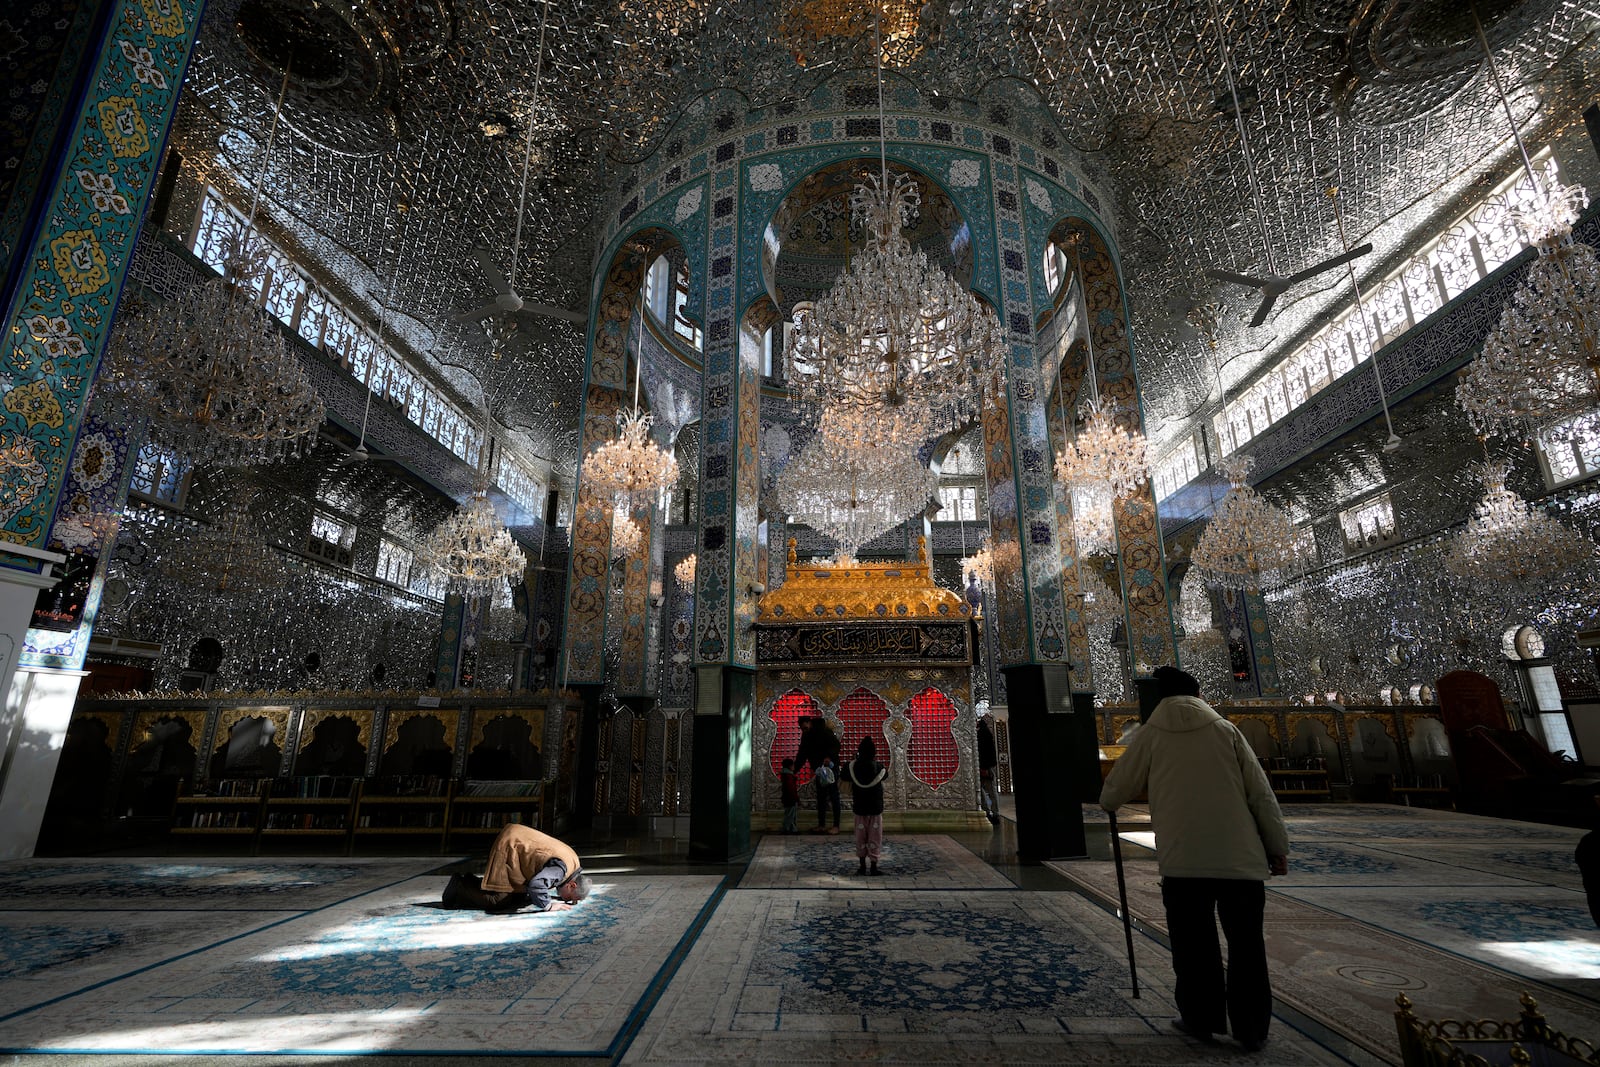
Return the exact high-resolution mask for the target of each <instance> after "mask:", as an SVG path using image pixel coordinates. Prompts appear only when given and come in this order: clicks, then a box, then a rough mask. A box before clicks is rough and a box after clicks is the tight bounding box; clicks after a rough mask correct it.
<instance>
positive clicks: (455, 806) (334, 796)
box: [171, 776, 545, 852]
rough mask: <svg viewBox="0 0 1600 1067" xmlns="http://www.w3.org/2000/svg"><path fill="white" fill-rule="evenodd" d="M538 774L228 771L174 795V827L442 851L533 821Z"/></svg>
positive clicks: (255, 840)
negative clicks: (493, 777)
mask: <svg viewBox="0 0 1600 1067" xmlns="http://www.w3.org/2000/svg"><path fill="white" fill-rule="evenodd" d="M544 806H545V783H543V782H540V781H516V782H486V781H458V780H452V779H448V778H442V777H422V776H407V777H404V778H393V777H388V778H371V779H361V778H348V777H341V778H331V777H324V778H262V779H230V780H225V781H220V782H217V783H215V784H214V785H207V786H205V787H202V789H201V791H199V792H196V793H186V794H182V795H180V796H178V797H177V799H176V800H175V801H174V803H173V809H172V827H171V832H172V833H174V834H179V835H184V836H201V835H214V836H217V837H227V838H233V839H248V840H249V842H250V844H251V848H252V851H256V850H259V849H260V847H261V841H262V840H263V839H264V838H271V839H283V838H304V839H323V840H329V839H340V838H342V839H344V843H345V849H346V851H347V852H349V851H353V850H354V849H355V847H356V845H357V843H358V842H359V841H361V840H363V839H368V840H371V839H392V838H397V837H411V838H418V839H425V840H428V841H429V842H430V844H433V843H435V842H436V843H437V844H436V847H437V848H438V849H439V850H440V851H441V852H442V851H445V850H447V849H449V848H452V847H457V848H459V847H478V846H482V845H484V844H486V843H487V841H488V840H489V839H490V838H492V837H493V836H494V835H495V834H498V833H499V832H500V829H501V827H503V826H504V825H506V824H507V823H512V822H519V823H523V824H524V825H527V826H538V825H539V824H540V821H541V818H542V816H543V814H544Z"/></svg>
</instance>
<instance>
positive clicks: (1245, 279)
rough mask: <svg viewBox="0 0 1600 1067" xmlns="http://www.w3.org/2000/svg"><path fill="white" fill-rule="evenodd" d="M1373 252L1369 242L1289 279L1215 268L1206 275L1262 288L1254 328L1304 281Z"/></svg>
mask: <svg viewBox="0 0 1600 1067" xmlns="http://www.w3.org/2000/svg"><path fill="white" fill-rule="evenodd" d="M1371 251H1372V245H1371V244H1370V243H1368V244H1364V245H1358V246H1357V247H1355V248H1352V249H1350V250H1349V251H1348V252H1342V253H1340V254H1339V255H1337V256H1333V257H1332V258H1330V259H1325V260H1323V261H1322V262H1321V263H1317V264H1314V265H1312V266H1309V267H1307V268H1306V269H1305V270H1303V271H1300V272H1299V273H1296V274H1291V275H1289V276H1288V277H1283V276H1281V275H1276V274H1271V275H1268V276H1267V277H1265V278H1257V277H1255V276H1254V275H1250V274H1236V273H1234V272H1233V271H1231V270H1216V269H1212V270H1208V271H1206V276H1207V277H1210V278H1215V279H1217V280H1218V281H1221V282H1233V283H1234V284H1236V285H1244V286H1248V287H1249V288H1251V289H1260V290H1261V306H1260V307H1258V308H1256V313H1255V317H1254V318H1252V319H1251V320H1250V325H1251V326H1260V325H1261V324H1262V323H1263V322H1266V321H1267V316H1268V315H1270V314H1272V307H1273V305H1274V304H1276V303H1277V302H1278V297H1280V296H1282V295H1283V294H1284V293H1286V292H1288V291H1289V290H1290V289H1292V288H1294V287H1295V286H1296V285H1299V284H1300V283H1301V282H1303V281H1307V280H1309V279H1311V278H1315V277H1316V276H1317V275H1319V274H1321V273H1323V272H1324V271H1330V270H1333V269H1334V268H1335V267H1342V266H1344V265H1345V264H1346V263H1349V262H1350V261H1352V260H1354V259H1359V258H1360V257H1362V256H1364V255H1366V254H1367V253H1368V252H1371Z"/></svg>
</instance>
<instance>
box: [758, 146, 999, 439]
mask: <svg viewBox="0 0 1600 1067" xmlns="http://www.w3.org/2000/svg"><path fill="white" fill-rule="evenodd" d="M920 203H921V194H920V193H919V191H918V187H917V183H916V180H915V179H914V178H912V177H911V176H910V175H908V174H899V175H896V176H895V178H894V180H893V181H892V182H891V181H890V180H889V178H888V176H887V172H884V173H883V174H873V175H871V176H870V177H869V178H868V180H867V181H866V182H865V183H863V184H862V185H860V186H858V187H857V188H856V190H855V191H854V192H853V193H852V194H851V197H850V208H851V215H852V217H853V218H854V219H855V220H856V221H857V222H858V223H860V224H861V225H862V226H863V227H864V229H865V230H866V232H867V244H866V248H865V249H864V250H862V251H861V252H860V253H859V254H857V255H855V256H853V257H852V259H851V261H850V266H849V269H847V270H846V271H845V273H844V274H843V275H842V276H841V277H840V278H839V280H838V281H837V282H836V283H835V284H834V286H833V288H832V289H830V290H829V291H828V292H827V293H826V294H824V295H823V296H822V297H821V298H820V299H818V300H817V301H816V303H815V305H814V306H813V308H812V310H811V312H810V313H809V314H806V315H802V316H799V317H798V318H797V319H796V322H795V328H794V332H793V335H792V337H791V340H790V344H789V346H788V348H787V349H786V351H785V361H786V364H787V372H788V375H789V380H790V381H791V382H795V383H797V384H798V387H799V391H800V394H801V396H802V397H803V398H804V399H806V400H809V401H811V402H813V403H816V404H820V405H823V406H830V407H845V408H853V409H856V410H859V411H864V412H881V413H888V414H892V415H893V416H894V417H895V420H896V421H895V422H894V423H893V424H892V425H889V424H886V426H888V428H889V429H891V430H892V432H893V434H894V435H895V439H894V443H898V444H905V445H910V446H912V447H915V446H916V445H917V444H920V443H921V441H923V440H926V439H927V438H928V437H931V436H934V435H937V434H941V433H946V432H949V431H952V430H956V429H959V428H961V427H963V426H965V425H967V424H968V423H970V422H972V421H974V420H975V419H977V418H978V416H979V414H980V412H981V410H982V405H983V402H984V400H985V399H986V398H988V397H991V396H993V395H994V392H995V389H996V387H997V385H998V381H999V372H1000V369H1001V368H1002V367H1003V366H1004V362H1005V342H1004V334H1003V332H1002V330H1001V328H1000V322H999V319H997V318H996V317H995V315H994V314H993V313H992V312H991V311H989V310H988V309H986V308H985V307H984V306H983V305H982V304H981V303H979V302H978V299H977V298H976V297H974V296H973V295H972V294H971V293H969V292H967V291H966V290H965V289H963V288H961V286H960V284H959V283H957V282H956V281H955V279H953V278H951V277H950V276H949V275H948V274H946V273H944V271H942V270H940V269H938V268H937V267H934V266H932V265H931V264H929V263H928V257H927V255H926V254H925V253H923V252H920V251H917V252H914V251H913V250H912V248H911V243H910V241H908V240H907V239H906V237H905V236H904V234H902V233H901V226H902V225H904V224H905V223H906V222H907V221H909V219H910V218H911V217H912V215H913V214H914V213H915V211H916V210H917V208H918V206H919V205H920ZM885 443H888V442H887V441H886V442H885Z"/></svg>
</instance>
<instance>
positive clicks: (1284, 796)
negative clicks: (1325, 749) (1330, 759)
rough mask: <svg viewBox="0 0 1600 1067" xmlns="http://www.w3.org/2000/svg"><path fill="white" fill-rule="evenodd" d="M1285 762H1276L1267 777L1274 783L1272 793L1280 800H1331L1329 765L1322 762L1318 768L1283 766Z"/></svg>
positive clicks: (1268, 771) (1268, 768) (1319, 762)
mask: <svg viewBox="0 0 1600 1067" xmlns="http://www.w3.org/2000/svg"><path fill="white" fill-rule="evenodd" d="M1284 762H1285V761H1282V760H1274V761H1273V763H1274V765H1273V766H1269V767H1267V777H1268V778H1269V779H1270V780H1271V782H1272V792H1273V793H1274V794H1276V795H1277V797H1278V798H1279V799H1280V800H1329V799H1332V797H1333V789H1332V787H1331V785H1330V783H1329V781H1328V768H1327V765H1326V764H1324V763H1322V761H1321V760H1318V761H1317V764H1319V765H1318V766H1301V767H1292V766H1282V764H1283V763H1284Z"/></svg>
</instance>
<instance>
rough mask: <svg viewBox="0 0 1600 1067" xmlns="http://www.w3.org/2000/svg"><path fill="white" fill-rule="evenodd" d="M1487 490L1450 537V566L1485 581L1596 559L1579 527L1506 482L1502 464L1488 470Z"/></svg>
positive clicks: (1503, 581)
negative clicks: (1462, 526) (1525, 497)
mask: <svg viewBox="0 0 1600 1067" xmlns="http://www.w3.org/2000/svg"><path fill="white" fill-rule="evenodd" d="M1483 487H1484V495H1483V499H1482V500H1480V501H1479V502H1478V504H1477V506H1476V507H1474V508H1473V512H1472V518H1470V519H1468V520H1467V525H1466V528H1465V529H1463V530H1462V531H1461V532H1460V533H1458V534H1457V535H1456V536H1455V537H1454V538H1453V539H1451V541H1450V543H1449V545H1448V546H1447V547H1446V549H1445V553H1444V565H1445V569H1446V570H1448V571H1449V572H1450V573H1451V574H1454V575H1456V576H1457V577H1459V578H1467V579H1470V580H1472V581H1473V582H1474V584H1475V585H1476V584H1479V583H1481V584H1482V585H1484V586H1494V585H1507V584H1513V585H1514V584H1521V583H1527V582H1533V581H1538V580H1541V579H1545V578H1551V577H1554V576H1556V575H1558V574H1561V573H1562V572H1564V571H1567V570H1570V569H1572V568H1575V567H1577V566H1579V565H1581V564H1584V563H1588V562H1591V561H1593V560H1594V559H1595V545H1594V542H1593V541H1591V540H1589V538H1587V537H1585V536H1584V535H1583V534H1581V533H1579V532H1578V531H1577V530H1574V529H1572V528H1571V527H1570V526H1567V525H1566V524H1565V523H1562V522H1559V521H1557V520H1556V519H1553V518H1551V517H1550V516H1548V515H1546V514H1545V513H1544V512H1542V511H1539V510H1536V509H1534V508H1531V507H1529V506H1528V503H1527V501H1525V500H1523V499H1522V498H1521V497H1520V496H1518V495H1517V494H1516V493H1514V492H1512V491H1511V490H1510V489H1509V488H1507V486H1506V467H1505V464H1503V463H1488V464H1485V465H1484V469H1483Z"/></svg>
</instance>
